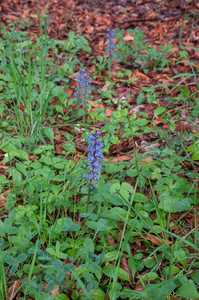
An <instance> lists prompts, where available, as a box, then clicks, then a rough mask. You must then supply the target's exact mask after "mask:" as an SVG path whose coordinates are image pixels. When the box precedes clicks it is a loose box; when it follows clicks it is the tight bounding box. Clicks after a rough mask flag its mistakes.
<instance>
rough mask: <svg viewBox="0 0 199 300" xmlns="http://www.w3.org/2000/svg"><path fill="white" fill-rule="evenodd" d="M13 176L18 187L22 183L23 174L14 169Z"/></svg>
mask: <svg viewBox="0 0 199 300" xmlns="http://www.w3.org/2000/svg"><path fill="white" fill-rule="evenodd" d="M12 176H13V181H14V183H16V184H17V185H20V183H21V181H22V176H21V173H20V172H19V171H17V170H16V169H15V168H13V169H12Z"/></svg>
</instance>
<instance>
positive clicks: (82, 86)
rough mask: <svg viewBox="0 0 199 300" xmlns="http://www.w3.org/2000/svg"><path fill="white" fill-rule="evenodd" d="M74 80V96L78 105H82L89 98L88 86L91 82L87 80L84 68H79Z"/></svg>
mask: <svg viewBox="0 0 199 300" xmlns="http://www.w3.org/2000/svg"><path fill="white" fill-rule="evenodd" d="M76 81H77V88H76V92H75V97H76V100H77V103H78V105H79V106H84V105H85V104H86V103H87V101H88V99H89V94H90V87H91V86H90V84H91V82H90V80H89V76H88V75H87V74H86V72H85V69H81V70H79V72H78V74H77V76H76Z"/></svg>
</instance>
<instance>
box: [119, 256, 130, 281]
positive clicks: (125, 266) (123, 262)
mask: <svg viewBox="0 0 199 300" xmlns="http://www.w3.org/2000/svg"><path fill="white" fill-rule="evenodd" d="M120 267H121V268H122V269H123V270H125V271H126V272H127V273H128V275H129V277H130V281H131V282H132V275H131V271H130V269H129V265H128V262H127V259H126V256H124V257H122V259H121V264H120Z"/></svg>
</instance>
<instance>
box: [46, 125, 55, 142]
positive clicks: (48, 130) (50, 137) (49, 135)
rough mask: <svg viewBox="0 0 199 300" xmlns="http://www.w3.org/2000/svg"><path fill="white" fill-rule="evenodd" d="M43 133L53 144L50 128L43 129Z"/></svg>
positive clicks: (52, 134) (52, 132)
mask: <svg viewBox="0 0 199 300" xmlns="http://www.w3.org/2000/svg"><path fill="white" fill-rule="evenodd" d="M44 133H45V135H46V136H47V137H48V138H49V140H51V142H52V143H53V142H54V131H53V130H52V128H50V127H45V128H44Z"/></svg>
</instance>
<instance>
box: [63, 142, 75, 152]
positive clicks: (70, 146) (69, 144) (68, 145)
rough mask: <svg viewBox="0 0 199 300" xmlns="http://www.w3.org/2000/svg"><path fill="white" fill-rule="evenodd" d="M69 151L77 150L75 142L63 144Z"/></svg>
mask: <svg viewBox="0 0 199 300" xmlns="http://www.w3.org/2000/svg"><path fill="white" fill-rule="evenodd" d="M62 147H63V148H64V149H65V150H66V151H67V152H70V153H73V152H75V143H72V142H70V143H66V144H64V145H63V146H62Z"/></svg>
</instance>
